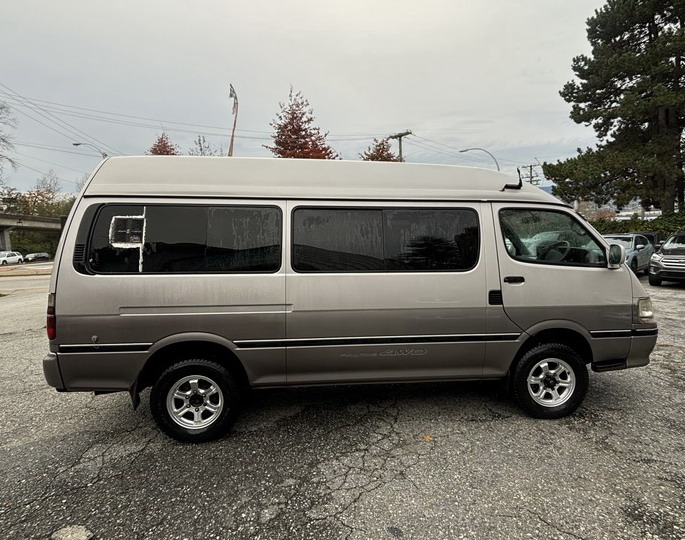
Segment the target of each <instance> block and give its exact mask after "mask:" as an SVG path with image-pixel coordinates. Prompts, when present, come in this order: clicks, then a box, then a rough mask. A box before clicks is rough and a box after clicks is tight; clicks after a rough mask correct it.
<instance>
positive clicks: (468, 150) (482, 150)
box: [459, 147, 500, 171]
mask: <svg viewBox="0 0 685 540" xmlns="http://www.w3.org/2000/svg"><path fill="white" fill-rule="evenodd" d="M471 150H480V151H481V152H485V153H486V154H487V155H488V156H490V157H491V158H492V160H493V161H494V162H495V165H496V166H497V170H498V171H499V170H500V168H499V163H497V159H496V158H495V156H493V155H492V154H491V153H490V152H488V151H487V150H486V149H485V148H478V147H474V148H464V149H463V150H459V152H460V153H461V152H470V151H471Z"/></svg>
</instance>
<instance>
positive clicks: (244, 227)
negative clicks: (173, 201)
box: [88, 205, 281, 274]
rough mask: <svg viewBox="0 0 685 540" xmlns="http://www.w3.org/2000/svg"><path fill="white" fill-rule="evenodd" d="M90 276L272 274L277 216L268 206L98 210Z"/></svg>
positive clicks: (277, 252) (277, 250) (277, 248)
mask: <svg viewBox="0 0 685 540" xmlns="http://www.w3.org/2000/svg"><path fill="white" fill-rule="evenodd" d="M88 259H89V266H90V268H91V269H92V270H94V271H95V272H102V273H117V272H135V273H153V274H154V273H189V272H190V273H195V272H275V271H277V270H278V269H279V268H280V266H281V213H280V210H278V209H277V208H267V207H228V206H227V207H207V206H161V205H159V206H142V205H140V206H124V205H111V206H106V207H103V208H102V209H101V210H100V212H99V214H98V216H97V219H96V223H95V227H94V229H93V233H92V235H91V239H90V248H89V257H88Z"/></svg>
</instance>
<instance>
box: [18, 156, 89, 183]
mask: <svg viewBox="0 0 685 540" xmlns="http://www.w3.org/2000/svg"><path fill="white" fill-rule="evenodd" d="M15 161H16V160H15ZM16 163H17V165H21V166H22V167H26V168H27V169H29V170H31V171H34V172H37V173H40V174H42V175H43V176H46V175H47V174H48V173H46V172H45V171H41V170H39V169H34V168H33V167H30V166H28V165H26V163H21V162H20V161H17V162H16ZM55 178H57V180H59V181H60V182H68V183H70V184H74V185H75V186H77V185H78V184H79V183H78V182H75V181H73V180H67V179H65V178H61V177H59V176H57V175H55Z"/></svg>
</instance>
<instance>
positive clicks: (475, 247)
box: [292, 208, 480, 272]
mask: <svg viewBox="0 0 685 540" xmlns="http://www.w3.org/2000/svg"><path fill="white" fill-rule="evenodd" d="M479 235H480V232H479V228H478V217H477V214H476V212H475V211H474V210H471V209H465V208H455V209H452V208H449V209H415V208H409V209H407V208H385V209H374V208H297V209H295V211H294V212H293V262H292V264H293V269H294V270H295V271H298V272H435V271H442V272H459V271H465V270H470V269H471V268H473V267H474V266H475V265H476V263H477V261H478V256H479V244H480V239H479Z"/></svg>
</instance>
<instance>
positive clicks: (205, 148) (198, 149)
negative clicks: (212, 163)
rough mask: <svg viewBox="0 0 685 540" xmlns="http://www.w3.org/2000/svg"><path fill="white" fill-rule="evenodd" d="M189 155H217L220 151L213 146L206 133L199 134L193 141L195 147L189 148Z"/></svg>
mask: <svg viewBox="0 0 685 540" xmlns="http://www.w3.org/2000/svg"><path fill="white" fill-rule="evenodd" d="M188 155H189V156H216V155H219V151H218V150H217V149H216V148H214V147H213V146H212V143H210V142H209V141H208V140H207V139H205V136H204V135H198V136H197V139H195V140H194V141H193V147H192V148H190V149H188Z"/></svg>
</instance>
